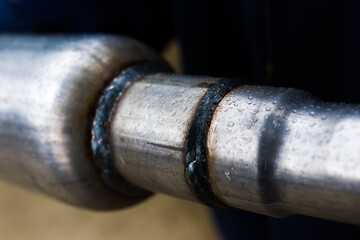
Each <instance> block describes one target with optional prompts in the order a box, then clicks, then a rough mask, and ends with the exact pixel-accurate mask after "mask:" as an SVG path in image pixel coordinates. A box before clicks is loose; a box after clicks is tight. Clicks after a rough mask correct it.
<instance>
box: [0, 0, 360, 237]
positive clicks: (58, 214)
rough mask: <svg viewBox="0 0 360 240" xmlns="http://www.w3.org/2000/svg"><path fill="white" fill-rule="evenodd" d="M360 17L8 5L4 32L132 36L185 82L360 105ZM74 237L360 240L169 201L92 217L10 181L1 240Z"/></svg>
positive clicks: (301, 8)
mask: <svg viewBox="0 0 360 240" xmlns="http://www.w3.org/2000/svg"><path fill="white" fill-rule="evenodd" d="M359 12H360V1H358V0H342V1H338V0H293V1H288V0H222V1H215V0H156V1H155V0H131V1H128V0H101V1H99V0H52V1H46V0H0V32H2V33H14V32H16V33H18V32H21V33H24V32H25V33H37V34H44V33H65V34H89V33H90V34H91V33H109V34H118V35H126V36H130V37H133V38H135V39H137V40H139V41H141V42H144V43H146V44H147V45H149V46H150V47H152V48H154V49H155V50H157V51H158V52H159V53H162V55H163V56H164V57H165V58H166V59H167V60H168V61H169V62H170V64H171V65H172V66H173V68H174V69H175V71H176V72H178V73H181V72H183V73H186V74H197V75H211V76H221V77H233V78H243V79H246V80H248V81H250V82H251V83H253V84H262V85H272V86H283V87H294V88H299V89H303V90H306V91H309V92H311V93H312V94H314V95H315V96H318V97H319V98H321V99H323V100H327V101H336V102H342V101H343V102H348V103H359V102H360V94H358V91H359V87H360V81H359V79H360V68H359V66H360V57H359V56H360V14H359ZM0 64H1V63H0ZM64 238H71V239H154V238H155V239H184V238H189V239H222V238H223V239H305V238H306V239H316V240H318V239H339V238H341V239H359V238H360V230H359V227H357V226H352V225H346V224H341V223H335V222H329V221H324V220H319V219H314V218H310V217H303V216H295V217H292V218H289V219H282V220H279V219H274V218H270V217H266V216H261V215H257V214H252V213H247V212H243V211H240V210H229V211H219V210H210V209H208V208H206V207H203V206H201V205H198V204H194V203H190V202H185V201H182V200H177V199H173V198H170V197H166V196H163V195H160V194H158V195H156V196H155V197H153V198H151V199H149V200H147V201H146V202H145V203H141V204H139V205H138V206H135V207H132V208H129V209H126V210H122V211H118V212H109V213H97V212H89V211H85V210H81V209H77V208H74V207H71V206H66V205H63V204H61V203H58V202H56V201H54V200H52V199H48V198H46V197H44V196H41V195H38V194H36V193H32V192H27V191H24V190H22V189H19V188H17V187H13V186H10V185H8V184H6V183H3V182H0V239H64Z"/></svg>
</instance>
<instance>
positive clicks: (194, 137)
mask: <svg viewBox="0 0 360 240" xmlns="http://www.w3.org/2000/svg"><path fill="white" fill-rule="evenodd" d="M238 85H239V80H233V79H225V80H221V81H219V82H218V83H215V84H212V85H210V86H209V89H208V91H207V92H206V93H205V95H204V96H203V98H202V100H201V104H200V106H199V108H198V111H197V113H196V115H195V117H194V120H193V122H192V125H191V128H190V130H189V135H188V142H187V149H186V157H185V178H186V180H187V183H188V185H189V186H190V190H191V192H192V193H193V194H194V195H195V196H196V197H197V198H198V199H199V200H200V201H201V202H203V203H204V204H206V205H208V206H210V207H216V208H229V206H227V205H226V204H225V203H223V202H221V201H220V200H219V199H218V198H217V197H216V196H215V194H214V193H213V191H212V190H211V183H210V178H209V169H208V163H207V159H208V149H207V136H208V132H209V128H210V124H211V120H212V117H213V115H214V112H215V109H216V107H217V106H218V104H219V103H220V101H221V100H222V99H223V98H224V97H225V95H226V94H227V93H228V92H229V91H231V89H233V88H234V87H236V86H238Z"/></svg>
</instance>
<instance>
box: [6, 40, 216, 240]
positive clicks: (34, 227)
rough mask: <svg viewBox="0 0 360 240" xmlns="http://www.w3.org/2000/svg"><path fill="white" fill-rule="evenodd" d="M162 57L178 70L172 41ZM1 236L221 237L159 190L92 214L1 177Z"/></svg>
mask: <svg viewBox="0 0 360 240" xmlns="http://www.w3.org/2000/svg"><path fill="white" fill-rule="evenodd" d="M163 55H164V58H165V59H166V60H167V61H168V62H170V64H171V65H172V67H173V68H174V69H175V71H176V72H181V71H182V68H181V64H180V62H181V60H180V57H179V56H180V55H179V45H178V43H177V41H175V40H173V41H171V43H170V44H169V46H168V47H167V48H166V49H165V51H164V53H163ZM0 239H7V240H8V239H9V240H13V239H14V240H16V239H29V240H33V239H36V240H45V239H46V240H48V239H52V240H56V239H61V240H63V239H76V240H81V239H84V240H85V239H86V240H92V239H94V240H95V239H106V240H111V239H122V240H123V239H125V240H126V239H135V240H136V239H158V240H161V239H166V240H167V239H181V240H183V239H199V240H201V239H206V240H213V239H214V240H215V239H219V233H218V232H217V227H216V226H215V223H214V220H213V218H212V216H211V213H210V211H209V209H208V208H206V207H204V206H202V205H199V204H195V203H191V202H188V201H184V200H179V199H175V198H172V197H168V196H165V195H161V194H157V195H155V196H154V197H152V198H150V199H149V200H147V201H146V202H143V203H140V204H139V205H137V206H135V207H132V208H128V209H125V210H119V211H115V212H105V213H103V212H92V211H87V210H83V209H79V208H75V207H72V206H68V205H65V204H63V203H60V202H57V201H55V200H53V199H51V198H48V197H46V196H43V195H41V194H38V193H35V192H30V191H27V190H24V189H21V188H19V187H17V186H13V185H10V184H8V183H6V182H1V181H0Z"/></svg>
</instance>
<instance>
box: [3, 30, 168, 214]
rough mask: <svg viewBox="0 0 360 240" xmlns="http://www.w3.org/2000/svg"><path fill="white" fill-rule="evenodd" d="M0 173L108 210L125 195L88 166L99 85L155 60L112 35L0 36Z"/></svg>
mask: <svg viewBox="0 0 360 240" xmlns="http://www.w3.org/2000/svg"><path fill="white" fill-rule="evenodd" d="M0 62H1V64H0V86H1V87H0V103H1V104H0V126H1V127H0V177H1V178H3V179H7V180H9V181H12V182H16V183H18V184H21V185H23V186H26V187H30V188H35V189H38V190H40V191H41V192H43V193H46V194H48V195H51V196H53V197H55V198H58V199H60V200H63V201H66V202H68V203H72V204H75V205H78V206H82V207H87V208H92V209H113V208H119V207H123V206H127V205H129V204H132V203H134V202H137V201H139V200H141V199H142V198H126V197H123V196H121V195H120V194H118V193H116V192H115V191H113V190H112V189H110V188H109V187H108V186H106V185H105V184H104V183H103V182H102V180H101V179H100V177H99V172H98V170H97V169H95V167H94V163H93V158H92V153H91V148H90V138H91V122H92V119H93V115H94V112H95V108H96V105H97V101H98V98H99V96H100V95H101V94H102V90H103V89H104V87H105V86H106V85H107V84H108V83H109V82H110V81H111V80H112V79H113V78H115V77H117V76H118V74H119V73H120V72H121V71H122V70H123V69H125V68H127V67H128V66H130V65H133V64H136V63H139V62H155V63H161V64H163V63H162V60H160V59H159V58H158V57H157V55H155V54H154V53H153V52H152V51H151V50H148V49H147V48H145V47H144V46H143V45H141V44H139V43H137V42H136V41H133V40H129V39H127V38H119V37H111V36H92V37H86V36H84V37H81V36H80V37H63V36H52V37H49V36H45V37H39V36H37V37H35V36H2V37H0Z"/></svg>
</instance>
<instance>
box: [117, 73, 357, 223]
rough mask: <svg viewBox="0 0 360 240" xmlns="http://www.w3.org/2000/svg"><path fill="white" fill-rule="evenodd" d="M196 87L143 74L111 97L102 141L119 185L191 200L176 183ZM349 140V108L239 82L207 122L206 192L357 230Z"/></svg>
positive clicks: (181, 182) (353, 120)
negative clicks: (106, 137)
mask: <svg viewBox="0 0 360 240" xmlns="http://www.w3.org/2000/svg"><path fill="white" fill-rule="evenodd" d="M210 81H213V79H212V80H210ZM201 82H202V83H208V82H209V79H208V78H206V77H203V78H193V77H188V76H175V75H165V74H155V75H148V76H145V77H143V78H142V79H140V80H139V81H138V82H137V83H136V84H134V85H133V86H132V87H131V88H130V89H129V91H128V92H127V94H126V95H125V96H124V97H123V98H121V99H120V101H119V104H118V106H117V110H116V111H115V112H114V118H113V122H112V126H111V129H112V133H111V142H112V148H113V149H114V157H115V161H116V166H117V168H118V170H119V171H120V172H121V174H122V175H123V176H124V177H125V178H126V179H127V180H128V181H130V182H132V183H134V184H136V185H138V186H140V187H143V188H145V189H148V190H150V191H155V192H162V193H166V194H170V195H172V196H175V197H181V198H185V199H191V200H194V199H196V197H194V196H193V195H191V190H190V188H189V186H188V184H187V182H186V179H185V174H184V172H185V163H184V162H185V154H186V153H185V147H184V146H185V145H186V142H187V141H188V139H187V136H188V131H189V126H190V125H191V123H192V121H193V118H194V114H195V112H196V111H197V106H198V105H199V102H200V98H202V97H203V96H204V93H205V91H207V88H206V87H205V88H202V87H198V86H202V85H204V84H201ZM359 142H360V106H358V105H346V104H333V103H324V102H321V101H319V100H317V99H316V98H314V97H312V96H311V95H310V94H308V93H306V92H303V91H300V90H294V89H284V88H272V87H260V86H241V87H238V88H236V89H234V90H232V91H231V92H230V93H228V94H227V95H226V96H225V97H224V98H223V99H222V100H221V102H220V104H219V105H218V106H217V108H216V110H215V114H214V116H213V118H212V122H211V125H210V129H209V132H208V138H207V146H208V156H209V157H208V164H209V168H208V173H209V176H210V178H209V179H210V184H211V188H212V191H213V192H214V193H215V195H216V196H217V197H218V198H219V199H220V200H221V201H222V202H224V203H225V204H227V205H229V206H231V207H235V208H241V209H245V210H249V211H253V212H258V213H262V214H266V215H271V216H277V217H285V216H288V215H292V214H305V215H309V216H315V217H320V218H325V219H332V220H337V221H343V222H349V223H356V224H360V207H359V205H358V203H359V202H360V188H359V187H360V150H359V148H358V143H359Z"/></svg>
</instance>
